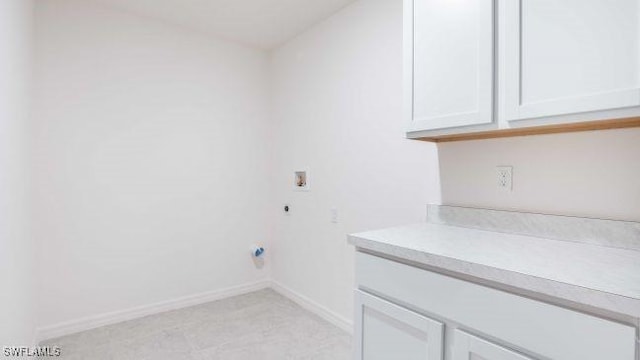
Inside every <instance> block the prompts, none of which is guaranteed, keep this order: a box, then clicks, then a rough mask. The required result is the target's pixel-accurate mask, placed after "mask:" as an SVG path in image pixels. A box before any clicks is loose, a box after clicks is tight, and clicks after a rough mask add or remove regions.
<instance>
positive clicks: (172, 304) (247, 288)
mask: <svg viewBox="0 0 640 360" xmlns="http://www.w3.org/2000/svg"><path fill="white" fill-rule="evenodd" d="M269 287H270V288H272V289H273V290H275V291H276V292H278V293H280V294H281V295H283V296H285V297H287V298H289V299H291V300H292V301H294V302H295V303H297V304H298V305H300V306H301V307H303V308H304V309H307V310H309V311H311V312H312V313H314V314H316V315H318V316H320V317H321V318H323V319H325V320H327V321H328V322H330V323H332V324H333V325H335V326H337V327H339V328H340V329H342V330H344V331H346V332H348V333H349V334H353V322H352V321H351V320H349V319H347V318H345V317H343V316H341V315H338V314H336V313H335V312H333V311H331V310H329V309H328V308H326V307H324V306H322V305H320V304H318V303H317V302H315V301H313V300H311V299H309V298H308V297H306V296H303V295H301V294H299V293H297V292H295V291H293V290H291V289H290V288H288V287H286V286H284V285H282V284H280V283H279V282H277V281H273V280H263V281H258V282H255V283H249V284H244V285H239V286H233V287H229V288H226V289H221V290H215V291H209V292H205V293H200V294H196V295H189V296H184V297H181V298H177V299H172V300H167V301H162V302H158V303H155V304H150V305H144V306H138V307H135V308H130V309H127V310H120V311H114V312H110V313H105V314H100V315H95V316H89V317H85V318H81V319H77V320H72V321H67V322H63V323H59V324H55V325H50V326H45V327H41V328H38V329H37V332H36V333H37V336H36V339H37V343H39V342H41V341H44V340H48V339H55V338H57V337H61V336H65V335H70V334H75V333H78V332H81V331H86V330H91V329H95V328H98V327H101V326H106V325H111V324H117V323H119V322H123V321H128V320H133V319H137V318H141V317H144V316H148V315H153V314H158V313H162V312H165V311H170V310H176V309H182V308H186V307H189V306H194V305H199V304H204V303H207V302H210V301H216V300H220V299H224V298H228V297H232V296H237V295H242V294H247V293H250V292H253V291H258V290H262V289H266V288H269Z"/></svg>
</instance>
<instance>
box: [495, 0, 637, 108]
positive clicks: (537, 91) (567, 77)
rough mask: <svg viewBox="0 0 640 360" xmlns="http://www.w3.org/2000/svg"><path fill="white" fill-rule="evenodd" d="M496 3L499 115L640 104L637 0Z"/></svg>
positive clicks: (537, 0) (516, 1)
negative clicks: (500, 21)
mask: <svg viewBox="0 0 640 360" xmlns="http://www.w3.org/2000/svg"><path fill="white" fill-rule="evenodd" d="M500 6H501V15H502V19H504V20H503V21H504V23H503V26H501V29H502V30H501V33H500V38H501V41H503V43H502V44H501V46H500V49H501V50H500V51H501V61H500V66H501V71H502V73H501V79H502V81H503V83H502V86H501V97H500V100H501V102H502V106H503V116H504V117H505V118H506V119H507V120H521V119H531V118H538V117H547V116H555V115H566V114H572V113H581V112H589V111H598V110H611V109H618V108H625V107H632V106H640V56H639V51H640V21H639V20H640V0H616V1H615V2H612V1H610V0H556V1H550V0H526V1H523V0H513V1H504V2H501V5H500Z"/></svg>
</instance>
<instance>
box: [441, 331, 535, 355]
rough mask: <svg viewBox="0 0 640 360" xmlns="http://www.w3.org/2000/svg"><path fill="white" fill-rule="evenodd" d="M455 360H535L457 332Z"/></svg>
mask: <svg viewBox="0 0 640 360" xmlns="http://www.w3.org/2000/svg"><path fill="white" fill-rule="evenodd" d="M453 360H533V359H532V358H530V357H527V356H524V355H521V354H518V353H516V352H514V351H511V350H508V349H506V348H503V347H501V346H498V345H496V344H493V343H490V342H488V341H486V340H483V339H480V338H478V337H475V336H473V335H470V334H467V333H466V332H464V331H460V330H456V331H455V339H454V348H453Z"/></svg>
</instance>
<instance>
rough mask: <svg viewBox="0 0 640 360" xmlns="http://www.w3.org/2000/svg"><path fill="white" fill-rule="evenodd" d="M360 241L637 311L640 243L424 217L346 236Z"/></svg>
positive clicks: (457, 269) (560, 295)
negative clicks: (581, 239) (639, 247)
mask: <svg viewBox="0 0 640 360" xmlns="http://www.w3.org/2000/svg"><path fill="white" fill-rule="evenodd" d="M349 242H350V243H351V244H353V245H355V246H356V247H357V248H359V249H364V250H368V251H372V252H376V253H380V254H383V255H388V256H393V257H396V258H400V259H404V260H407V261H411V262H416V263H419V264H424V265H427V266H429V267H435V268H441V269H443V270H446V271H450V272H454V273H459V274H463V275H468V276H472V277H475V278H480V279H485V280H488V281H490V282H497V283H500V284H504V285H508V286H511V287H516V288H520V289H523V290H527V291H533V292H535V293H539V294H541V295H545V296H548V297H553V298H557V299H563V300H568V301H571V302H575V303H577V304H583V305H587V306H590V307H596V308H599V309H604V310H607V311H612V312H615V313H618V314H623V315H625V316H631V317H633V318H636V319H638V318H640V251H636V250H630V249H621V248H613V247H605V246H601V245H593V244H584V243H578V242H570V241H562V240H550V239H545V238H540V237H533V236H526V235H514V234H507V233H500V232H494V231H486V230H476V229H468V228H464V227H457V226H451V225H442V224H433V223H421V224H415V225H408V226H401V227H395V228H389V229H383V230H377V231H370V232H363V233H358V234H353V235H350V236H349Z"/></svg>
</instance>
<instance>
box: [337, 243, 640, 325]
mask: <svg viewBox="0 0 640 360" xmlns="http://www.w3.org/2000/svg"><path fill="white" fill-rule="evenodd" d="M347 242H348V243H349V244H351V245H353V246H355V247H356V249H361V250H366V251H370V252H374V253H379V254H381V255H387V256H391V257H395V258H399V259H402V260H405V261H409V262H414V263H418V264H422V265H424V266H428V267H432V268H436V269H442V270H444V271H446V272H451V273H453V274H454V276H455V274H459V275H461V276H463V277H471V278H478V279H481V280H485V281H488V282H490V283H496V284H499V285H505V286H507V287H512V288H516V289H521V290H523V291H526V292H533V293H535V294H540V295H542V296H543V297H545V298H547V297H548V298H551V299H558V300H561V301H568V302H570V303H574V304H578V305H583V306H586V307H589V308H596V309H602V310H604V311H606V312H611V313H614V314H620V315H623V316H624V317H630V318H631V319H633V320H635V321H636V322H637V321H638V319H640V299H635V298H630V297H627V296H623V295H619V294H614V293H610V292H605V291H601V290H597V289H591V288H587V287H583V286H579V285H573V284H569V283H565V282H560V281H556V280H553V279H547V278H542V277H538V276H535V275H529V274H524V273H520V272H515V271H512V270H507V269H501V268H497V267H491V266H487V265H483V264H478V263H473V262H468V261H464V260H459V259H455V258H451V257H447V256H442V255H438V254H434V253H428V252H424V251H419V250H415V249H411V248H406V247H401V246H396V245H390V244H385V243H383V242H380V241H375V240H370V239H366V238H363V237H361V236H359V234H350V235H348V236H347ZM463 280H467V281H469V280H468V279H464V278H463ZM543 300H544V299H543ZM577 310H583V309H577Z"/></svg>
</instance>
